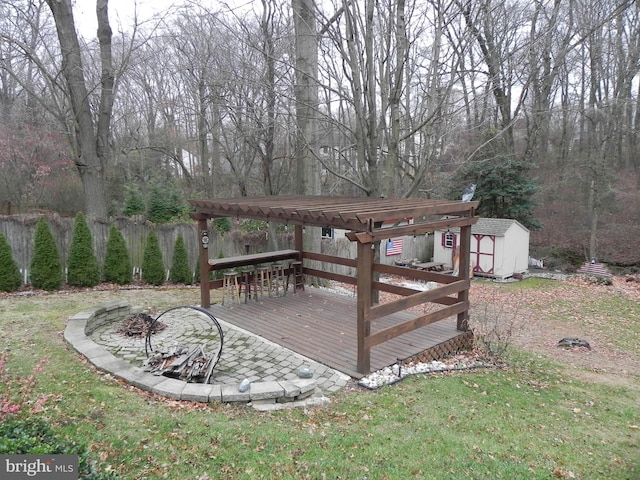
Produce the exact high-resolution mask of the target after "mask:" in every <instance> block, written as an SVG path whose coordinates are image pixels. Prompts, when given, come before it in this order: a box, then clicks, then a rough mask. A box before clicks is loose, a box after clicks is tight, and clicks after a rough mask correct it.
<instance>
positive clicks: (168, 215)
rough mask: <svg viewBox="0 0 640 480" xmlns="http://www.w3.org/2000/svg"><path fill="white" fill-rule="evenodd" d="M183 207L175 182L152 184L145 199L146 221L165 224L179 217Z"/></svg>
mask: <svg viewBox="0 0 640 480" xmlns="http://www.w3.org/2000/svg"><path fill="white" fill-rule="evenodd" d="M182 210H183V205H182V203H181V201H180V193H179V192H178V188H177V186H176V184H175V182H171V181H165V182H158V181H156V182H153V183H152V184H151V186H150V187H149V196H148V199H147V219H148V220H149V221H150V222H153V223H167V222H170V221H171V220H174V219H176V218H178V217H179V216H180V213H181V212H182Z"/></svg>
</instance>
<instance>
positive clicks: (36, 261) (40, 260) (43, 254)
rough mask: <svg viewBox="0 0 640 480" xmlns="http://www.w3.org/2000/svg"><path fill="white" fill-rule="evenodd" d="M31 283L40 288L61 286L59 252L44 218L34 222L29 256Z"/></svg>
mask: <svg viewBox="0 0 640 480" xmlns="http://www.w3.org/2000/svg"><path fill="white" fill-rule="evenodd" d="M30 267H31V285H32V286H33V288H40V289H42V290H49V291H50V290H59V289H60V287H61V286H62V277H63V271H62V263H61V261H60V252H59V251H58V246H57V245H56V242H55V240H54V238H53V234H52V233H51V227H49V224H48V223H47V221H46V220H45V219H44V218H42V217H41V218H40V219H39V220H38V223H37V224H36V232H35V235H34V240H33V257H32V258H31V265H30Z"/></svg>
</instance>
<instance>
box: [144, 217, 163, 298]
mask: <svg viewBox="0 0 640 480" xmlns="http://www.w3.org/2000/svg"><path fill="white" fill-rule="evenodd" d="M142 281H143V282H146V283H148V284H150V285H156V286H157V285H162V284H163V283H164V261H163V259H162V251H161V250H160V244H159V243H158V235H156V232H154V231H153V230H151V231H150V232H149V235H147V241H146V243H145V246H144V256H143V259H142Z"/></svg>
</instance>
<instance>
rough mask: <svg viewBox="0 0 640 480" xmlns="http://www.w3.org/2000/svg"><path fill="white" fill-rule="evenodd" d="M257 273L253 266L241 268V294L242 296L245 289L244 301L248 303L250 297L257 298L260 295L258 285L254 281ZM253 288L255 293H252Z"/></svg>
mask: <svg viewBox="0 0 640 480" xmlns="http://www.w3.org/2000/svg"><path fill="white" fill-rule="evenodd" d="M254 278H255V275H254V273H253V268H251V267H248V268H243V269H242V270H240V290H239V296H240V297H242V292H243V291H244V303H247V301H248V299H249V298H251V297H253V298H254V299H256V298H257V295H258V287H257V285H256V284H255V283H254V282H255V280H254ZM252 288H253V294H252V293H251V289H252Z"/></svg>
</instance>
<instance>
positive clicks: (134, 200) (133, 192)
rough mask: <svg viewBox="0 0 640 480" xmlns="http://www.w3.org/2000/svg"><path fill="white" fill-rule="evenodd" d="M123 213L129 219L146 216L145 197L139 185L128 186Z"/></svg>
mask: <svg viewBox="0 0 640 480" xmlns="http://www.w3.org/2000/svg"><path fill="white" fill-rule="evenodd" d="M122 213H124V214H125V215H127V216H128V217H131V216H133V215H142V214H144V195H142V192H141V191H140V189H139V188H138V186H137V185H127V190H126V192H125V199H124V209H123V212H122Z"/></svg>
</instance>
